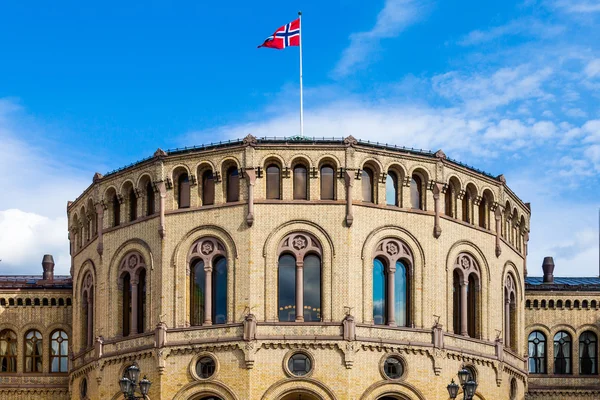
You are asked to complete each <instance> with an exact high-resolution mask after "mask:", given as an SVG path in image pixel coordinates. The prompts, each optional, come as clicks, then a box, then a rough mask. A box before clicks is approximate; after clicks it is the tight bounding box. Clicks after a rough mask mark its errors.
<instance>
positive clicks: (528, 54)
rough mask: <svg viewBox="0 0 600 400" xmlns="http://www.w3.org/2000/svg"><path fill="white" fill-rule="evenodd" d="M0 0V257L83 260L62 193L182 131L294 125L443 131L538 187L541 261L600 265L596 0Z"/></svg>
mask: <svg viewBox="0 0 600 400" xmlns="http://www.w3.org/2000/svg"><path fill="white" fill-rule="evenodd" d="M484 4H485V5H482V3H481V2H476V1H439V0H438V1H421V0H378V1H370V2H365V1H358V0H346V1H344V0H337V1H328V2H323V1H298V2H279V3H273V2H256V1H255V2H241V1H240V2H236V1H234V2H226V3H223V4H221V5H217V4H216V2H187V3H186V2H178V3H177V4H170V3H167V2H157V1H153V2H139V3H133V2H128V4H127V5H125V6H124V5H123V4H122V2H118V3H117V2H114V4H113V2H109V1H106V2H103V3H102V5H101V6H99V5H83V4H81V2H57V3H52V4H49V3H47V2H27V1H24V2H4V3H2V4H0V61H1V62H0V143H2V147H3V154H2V155H1V156H0V185H1V187H2V188H3V195H2V196H0V259H2V262H1V263H0V272H2V273H38V272H39V271H40V268H41V267H40V262H41V258H42V255H43V254H44V253H52V254H54V255H55V258H56V260H57V265H58V266H57V271H58V272H60V273H68V271H69V267H70V261H69V258H68V244H67V239H66V237H67V228H66V226H67V224H66V215H65V209H66V202H67V200H69V199H74V198H75V197H76V196H77V195H78V194H79V193H81V191H82V190H83V189H84V188H85V187H87V186H88V185H89V183H90V182H91V178H92V176H93V174H94V172H96V171H99V172H102V173H105V172H107V171H109V170H112V169H114V168H118V167H120V166H123V165H125V164H129V163H131V162H134V161H136V160H138V159H141V158H144V157H147V156H149V155H151V154H152V153H153V152H154V150H155V149H156V148H157V147H161V148H165V149H166V148H174V147H180V146H190V145H194V144H201V143H206V142H211V141H215V140H223V139H231V138H237V137H243V136H245V135H246V134H247V133H252V134H254V135H255V136H275V135H277V136H291V135H295V134H297V133H298V97H299V93H298V51H297V48H289V49H286V50H284V51H277V50H272V49H257V48H256V46H257V45H259V44H260V43H262V41H263V40H264V38H265V37H266V36H268V35H270V34H271V33H272V32H273V31H274V30H275V29H276V28H277V27H279V26H280V25H283V24H285V23H287V22H289V21H291V20H293V19H294V18H295V17H296V12H297V11H298V9H302V11H303V43H304V48H303V50H304V84H305V114H306V115H305V134H306V135H309V136H312V135H314V136H330V137H331V136H336V137H342V136H347V135H350V134H352V135H354V136H356V137H359V138H363V139H369V140H379V141H382V142H387V143H395V144H398V145H404V146H410V147H417V148H424V149H430V150H433V151H435V150H437V149H440V148H441V149H443V150H444V151H445V152H446V154H448V156H450V157H452V158H455V159H459V160H461V161H463V162H466V163H468V164H471V165H474V166H476V167H477V168H480V169H483V170H486V171H488V172H490V173H492V174H500V173H503V174H504V175H505V176H506V178H507V181H508V184H509V186H510V187H511V189H513V190H514V191H515V192H516V193H517V194H518V195H519V196H520V197H521V198H522V199H523V200H524V201H526V202H531V203H532V227H531V228H532V232H531V241H530V252H529V258H528V262H529V270H530V274H532V275H536V274H539V272H540V265H541V262H542V258H543V256H545V255H553V256H554V257H555V261H556V264H557V269H556V273H557V275H571V276H574V275H597V274H598V226H597V225H598V207H600V189H599V184H600V102H599V98H600V94H599V93H600V45H599V44H598V40H597V39H598V37H600V28H598V27H599V26H600V25H599V24H598V23H599V22H600V2H599V1H597V0H596V1H592V0H570V1H566V0H546V1H536V0H525V1H522V0H521V1H516V2H511V1H502V2H484Z"/></svg>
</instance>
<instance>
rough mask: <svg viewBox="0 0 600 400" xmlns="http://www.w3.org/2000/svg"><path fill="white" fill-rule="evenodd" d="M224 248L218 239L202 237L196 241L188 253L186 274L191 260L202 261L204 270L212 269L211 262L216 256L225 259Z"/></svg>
mask: <svg viewBox="0 0 600 400" xmlns="http://www.w3.org/2000/svg"><path fill="white" fill-rule="evenodd" d="M226 254H227V253H226V251H225V246H224V245H223V243H221V241H219V239H217V238H214V237H203V238H201V239H198V240H197V241H195V242H194V244H192V247H191V248H190V251H189V253H188V257H187V259H188V266H187V269H188V273H189V269H190V262H191V261H192V260H193V259H197V258H200V259H202V260H203V261H204V265H205V268H207V267H210V268H212V262H213V260H214V259H215V257H217V256H223V257H226Z"/></svg>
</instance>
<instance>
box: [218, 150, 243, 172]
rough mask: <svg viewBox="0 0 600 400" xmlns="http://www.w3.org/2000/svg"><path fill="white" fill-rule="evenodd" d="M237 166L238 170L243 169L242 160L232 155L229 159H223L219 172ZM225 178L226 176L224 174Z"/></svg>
mask: <svg viewBox="0 0 600 400" xmlns="http://www.w3.org/2000/svg"><path fill="white" fill-rule="evenodd" d="M233 165H235V166H236V167H237V169H241V168H242V163H241V162H240V160H239V159H238V158H237V157H235V156H232V155H228V156H227V157H225V158H223V159H222V160H221V161H220V162H219V171H222V172H225V170H226V169H227V168H229V167H231V166H233ZM223 176H225V175H224V174H223Z"/></svg>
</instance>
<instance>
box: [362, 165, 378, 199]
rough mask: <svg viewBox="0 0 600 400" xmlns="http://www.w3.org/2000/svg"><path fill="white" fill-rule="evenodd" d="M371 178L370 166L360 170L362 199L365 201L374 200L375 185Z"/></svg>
mask: <svg viewBox="0 0 600 400" xmlns="http://www.w3.org/2000/svg"><path fill="white" fill-rule="evenodd" d="M373 178H374V177H373V170H372V169H371V168H368V167H365V169H363V170H362V171H361V176H360V179H361V185H362V201H364V202H365V203H374V202H375V196H374V194H375V187H374V186H375V185H374V182H373Z"/></svg>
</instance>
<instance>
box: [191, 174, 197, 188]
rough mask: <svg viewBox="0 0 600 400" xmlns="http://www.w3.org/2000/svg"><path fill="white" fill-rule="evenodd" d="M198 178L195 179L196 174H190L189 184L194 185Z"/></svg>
mask: <svg viewBox="0 0 600 400" xmlns="http://www.w3.org/2000/svg"><path fill="white" fill-rule="evenodd" d="M197 183H198V180H197V179H196V175H194V174H190V186H196V184H197Z"/></svg>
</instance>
